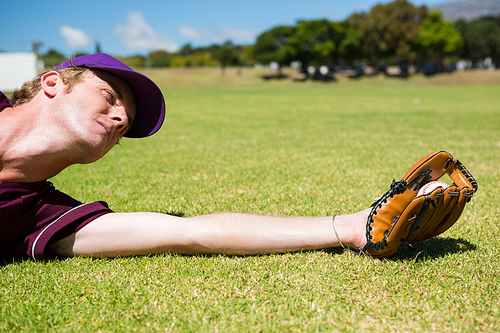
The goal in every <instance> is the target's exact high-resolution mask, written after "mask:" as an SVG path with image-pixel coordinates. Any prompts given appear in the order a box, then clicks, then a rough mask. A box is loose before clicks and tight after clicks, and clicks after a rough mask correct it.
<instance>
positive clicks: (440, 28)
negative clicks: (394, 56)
mask: <svg viewBox="0 0 500 333" xmlns="http://www.w3.org/2000/svg"><path fill="white" fill-rule="evenodd" d="M415 45H416V48H417V50H418V51H419V53H420V54H421V55H422V56H423V57H424V58H425V59H427V60H430V61H432V62H434V63H435V64H436V65H438V67H439V66H442V65H443V60H444V58H445V57H446V56H450V55H458V54H459V53H460V52H461V51H462V47H463V41H462V36H461V35H460V33H459V32H458V31H457V29H455V27H454V25H453V23H451V22H448V21H447V22H444V21H443V18H442V15H441V12H439V11H433V12H432V13H431V14H430V16H429V17H428V18H427V19H426V20H425V22H424V23H423V24H422V26H421V27H420V35H419V36H418V37H417V38H415Z"/></svg>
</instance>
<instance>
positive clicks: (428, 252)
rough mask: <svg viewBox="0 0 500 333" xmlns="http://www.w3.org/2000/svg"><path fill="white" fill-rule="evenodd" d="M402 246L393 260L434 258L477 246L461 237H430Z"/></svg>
mask: <svg viewBox="0 0 500 333" xmlns="http://www.w3.org/2000/svg"><path fill="white" fill-rule="evenodd" d="M412 246H413V248H403V249H402V250H401V251H400V253H399V254H398V255H397V256H395V257H394V259H395V260H413V261H415V262H417V261H423V260H434V259H438V258H442V257H446V256H447V255H450V254H455V253H465V252H469V251H475V250H476V249H477V246H476V245H474V244H472V243H471V242H469V241H467V240H465V239H463V238H432V239H428V240H426V241H422V242H418V243H416V244H413V245H412Z"/></svg>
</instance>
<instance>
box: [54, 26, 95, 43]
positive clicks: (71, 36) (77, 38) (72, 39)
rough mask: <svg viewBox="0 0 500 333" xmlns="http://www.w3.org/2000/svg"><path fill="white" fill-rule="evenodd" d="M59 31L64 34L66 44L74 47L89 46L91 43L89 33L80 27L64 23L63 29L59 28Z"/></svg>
mask: <svg viewBox="0 0 500 333" xmlns="http://www.w3.org/2000/svg"><path fill="white" fill-rule="evenodd" d="M59 33H60V34H61V35H62V36H63V38H64V41H65V42H66V44H67V45H68V46H70V47H73V48H77V47H81V46H87V45H89V44H90V43H91V38H90V37H89V35H87V34H86V33H85V32H83V31H82V30H80V29H76V28H72V27H69V26H67V25H63V26H62V27H61V29H59Z"/></svg>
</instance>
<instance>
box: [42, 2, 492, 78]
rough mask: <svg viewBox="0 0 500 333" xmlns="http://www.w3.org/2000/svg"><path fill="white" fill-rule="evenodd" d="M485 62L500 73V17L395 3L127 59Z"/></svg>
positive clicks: (189, 63)
mask: <svg viewBox="0 0 500 333" xmlns="http://www.w3.org/2000/svg"><path fill="white" fill-rule="evenodd" d="M58 55H59V54H58V53H57V52H56V51H54V50H49V52H47V54H46V55H42V56H41V58H42V59H43V58H46V59H47V60H49V59H55V58H57V56H58ZM61 57H62V55H61ZM486 58H490V59H491V61H492V63H494V64H496V65H497V66H500V16H498V17H482V18H479V19H476V20H472V21H466V20H464V19H459V20H457V21H455V22H450V21H445V20H444V19H443V17H442V15H441V13H440V12H438V11H432V12H431V11H430V10H429V9H428V8H427V7H426V6H420V7H416V6H414V5H413V4H412V3H410V2H408V1H407V0H395V1H393V2H391V3H388V4H379V5H376V6H374V7H373V8H372V9H371V10H370V11H369V12H367V13H365V12H362V13H355V14H353V15H351V16H350V17H349V18H347V19H346V20H344V21H338V22H337V21H331V20H327V19H319V20H300V21H298V22H297V23H296V24H295V25H282V26H276V27H273V28H271V29H269V30H267V31H265V32H263V33H261V34H260V35H259V36H258V37H257V39H256V42H255V44H253V45H235V44H233V43H232V42H231V41H226V42H224V43H222V44H213V45H210V46H207V47H197V48H194V47H192V46H191V44H186V45H184V46H183V47H182V48H181V49H180V50H179V51H178V52H173V53H171V52H167V51H165V50H156V51H152V52H149V53H148V54H147V55H146V56H144V55H136V56H131V57H125V58H122V60H123V61H124V62H126V63H127V64H129V65H131V66H137V67H140V66H148V67H200V66H220V67H221V68H222V69H224V68H225V67H226V66H251V65H255V64H263V65H268V64H270V63H275V64H279V67H284V66H289V65H290V63H292V62H295V63H299V64H301V66H302V67H304V68H305V67H307V66H326V67H328V68H334V66H352V67H354V66H357V65H360V64H367V65H371V66H375V67H377V68H379V67H381V66H386V65H401V67H402V68H405V66H408V65H416V66H423V65H424V64H426V63H432V64H433V65H435V66H436V67H437V68H438V69H439V70H442V69H444V68H445V66H446V65H447V64H448V63H453V62H455V61H457V60H459V59H467V60H469V61H470V62H471V63H478V62H481V61H483V60H484V59H486ZM49 62H50V61H49ZM46 63H47V62H46Z"/></svg>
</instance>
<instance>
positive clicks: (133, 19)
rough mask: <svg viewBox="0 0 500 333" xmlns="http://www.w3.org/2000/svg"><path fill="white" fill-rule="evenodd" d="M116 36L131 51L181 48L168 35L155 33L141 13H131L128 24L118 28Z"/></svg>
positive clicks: (171, 50) (174, 49)
mask: <svg viewBox="0 0 500 333" xmlns="http://www.w3.org/2000/svg"><path fill="white" fill-rule="evenodd" d="M114 33H115V35H116V36H118V38H120V40H121V41H122V43H123V44H124V45H125V47H126V48H127V49H129V50H166V51H170V52H174V51H177V50H178V49H179V46H178V45H177V44H176V43H175V42H173V41H172V40H171V39H170V38H169V37H168V36H167V35H166V34H162V33H159V32H155V31H153V29H151V27H150V26H149V23H148V22H146V20H145V19H144V17H143V15H142V13H141V12H133V13H130V14H129V16H128V17H127V23H125V24H120V25H118V26H116V28H115V31H114Z"/></svg>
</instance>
